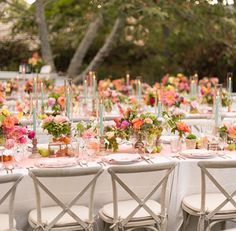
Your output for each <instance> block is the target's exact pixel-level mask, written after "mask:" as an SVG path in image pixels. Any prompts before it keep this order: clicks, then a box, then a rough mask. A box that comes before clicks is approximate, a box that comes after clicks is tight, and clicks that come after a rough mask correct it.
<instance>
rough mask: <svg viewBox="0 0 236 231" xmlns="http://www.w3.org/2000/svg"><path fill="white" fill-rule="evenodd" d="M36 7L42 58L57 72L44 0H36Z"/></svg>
mask: <svg viewBox="0 0 236 231" xmlns="http://www.w3.org/2000/svg"><path fill="white" fill-rule="evenodd" d="M35 8H36V12H35V16H36V22H37V24H38V30H39V39H40V43H41V53H42V58H43V61H44V62H45V63H46V64H47V65H50V66H51V68H52V72H56V68H55V64H54V61H53V56H52V49H51V46H50V43H49V36H48V29H47V23H46V19H45V14H44V2H43V0H37V1H36V2H35Z"/></svg>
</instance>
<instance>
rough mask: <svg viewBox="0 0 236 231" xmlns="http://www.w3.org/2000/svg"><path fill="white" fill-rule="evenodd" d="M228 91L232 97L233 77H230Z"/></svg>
mask: <svg viewBox="0 0 236 231" xmlns="http://www.w3.org/2000/svg"><path fill="white" fill-rule="evenodd" d="M228 93H229V97H231V93H232V78H231V77H229V79H228Z"/></svg>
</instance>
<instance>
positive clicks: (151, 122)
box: [144, 118, 153, 124]
mask: <svg viewBox="0 0 236 231" xmlns="http://www.w3.org/2000/svg"><path fill="white" fill-rule="evenodd" d="M144 122H145V123H147V124H153V121H152V119H151V118H146V119H145V120H144Z"/></svg>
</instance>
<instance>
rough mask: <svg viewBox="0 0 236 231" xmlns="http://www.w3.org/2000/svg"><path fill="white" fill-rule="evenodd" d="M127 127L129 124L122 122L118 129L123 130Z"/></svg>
mask: <svg viewBox="0 0 236 231" xmlns="http://www.w3.org/2000/svg"><path fill="white" fill-rule="evenodd" d="M129 125H130V123H129V122H128V121H126V120H124V121H122V123H121V126H120V127H121V128H122V129H125V128H126V127H128V126H129Z"/></svg>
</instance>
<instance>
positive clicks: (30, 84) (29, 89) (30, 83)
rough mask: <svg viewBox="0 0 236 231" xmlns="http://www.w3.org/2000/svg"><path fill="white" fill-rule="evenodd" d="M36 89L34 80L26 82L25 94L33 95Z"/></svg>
mask: <svg viewBox="0 0 236 231" xmlns="http://www.w3.org/2000/svg"><path fill="white" fill-rule="evenodd" d="M33 89H34V83H33V80H32V79H28V80H27V81H26V82H25V86H24V90H25V92H27V93H28V94H30V93H32V92H33Z"/></svg>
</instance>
